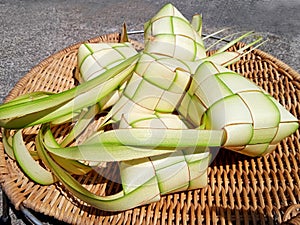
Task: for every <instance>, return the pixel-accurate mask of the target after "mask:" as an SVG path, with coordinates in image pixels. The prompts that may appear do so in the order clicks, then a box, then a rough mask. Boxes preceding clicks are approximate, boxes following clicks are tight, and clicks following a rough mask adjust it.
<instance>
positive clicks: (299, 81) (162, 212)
mask: <svg viewBox="0 0 300 225" xmlns="http://www.w3.org/2000/svg"><path fill="white" fill-rule="evenodd" d="M119 36H120V35H119V34H110V35H105V36H101V37H97V38H94V39H92V40H89V42H103V41H105V42H118V40H119ZM133 44H134V46H135V47H136V48H137V49H141V48H142V45H141V44H139V43H137V42H133ZM79 45H80V43H79V44H77V45H74V46H71V47H69V48H66V49H64V50H62V51H60V52H58V53H56V54H55V55H53V56H51V57H50V58H48V59H46V60H44V61H43V62H41V63H40V64H39V65H37V66H36V67H34V68H33V69H32V70H31V71H30V72H29V73H28V74H27V75H26V76H24V77H23V78H22V79H21V80H20V81H19V82H18V83H17V85H16V86H15V87H14V88H13V90H12V91H11V92H10V94H9V95H8V97H7V99H6V101H9V100H11V99H13V98H15V97H16V96H18V95H20V94H23V93H26V92H33V91H37V90H45V91H52V92H61V91H63V90H66V89H69V88H71V87H73V86H74V85H76V81H75V79H74V73H75V68H76V63H77V50H78V47H79ZM240 45H241V44H240V43H239V44H237V45H236V46H234V48H239V47H240ZM230 69H232V70H234V71H236V72H238V73H240V74H242V75H243V76H245V77H247V78H249V79H251V80H252V81H253V82H255V83H256V84H257V85H259V86H261V87H262V88H263V89H265V90H266V91H267V92H269V93H270V94H271V95H272V96H274V97H275V98H276V99H278V100H279V102H280V103H281V104H282V105H283V106H285V107H286V108H287V109H288V110H289V111H290V112H291V113H292V114H293V115H295V116H296V117H297V118H299V117H300V103H299V102H300V101H299V100H300V75H299V74H298V73H297V72H295V71H294V70H292V69H291V68H290V67H288V66H287V65H286V64H284V63H282V62H281V61H279V60H277V59H275V58H274V57H272V56H270V55H268V54H267V53H264V52H262V51H260V50H254V51H253V52H251V53H249V54H247V55H246V56H244V57H243V58H242V59H241V60H240V61H238V62H237V63H236V64H234V65H232V66H231V68H230ZM68 130H69V129H68V127H58V128H57V130H56V134H58V135H60V136H64V135H65V134H66V133H67V132H68ZM35 133H36V127H35V128H30V129H27V130H26V134H28V135H25V140H26V143H27V146H28V147H32V148H33V147H34V146H33V144H34V142H33V140H34V134H35ZM299 162H300V150H299V130H298V131H296V132H295V133H294V134H293V135H292V136H290V137H288V138H286V139H285V140H283V141H282V142H281V143H280V144H279V145H278V146H277V148H276V150H275V151H274V152H272V153H271V154H269V155H267V156H264V157H260V158H251V157H247V156H243V155H240V154H238V153H234V152H230V151H228V150H224V151H223V150H222V149H221V150H220V153H219V154H218V156H217V157H216V158H215V160H214V161H213V163H212V164H211V165H210V167H209V169H208V178H209V180H208V186H207V187H205V188H202V189H198V190H193V191H187V192H180V193H176V194H171V195H166V196H163V197H162V199H161V200H160V201H159V202H157V203H152V204H150V205H145V206H141V207H138V208H135V209H132V210H128V211H124V212H114V213H113V212H104V211H100V210H98V209H95V208H92V207H89V206H88V205H85V204H84V203H83V202H80V201H79V200H78V199H75V198H73V197H72V196H71V195H70V194H69V193H68V192H66V191H65V190H64V187H63V186H61V185H60V184H55V185H50V186H41V185H38V184H35V183H34V182H32V181H30V180H29V179H28V178H27V177H26V176H25V175H24V174H23V173H22V171H21V170H20V168H19V167H18V165H17V164H16V162H15V161H13V160H11V159H10V158H8V156H7V155H6V154H5V153H4V149H3V145H2V143H1V144H0V182H1V186H2V188H3V190H4V191H5V193H6V194H7V195H8V197H9V199H10V200H11V201H12V203H13V205H14V206H15V207H16V208H17V209H18V208H19V207H20V204H23V205H24V206H25V207H27V208H29V209H32V210H34V211H36V212H40V213H43V214H45V215H48V216H52V217H54V218H56V219H58V220H61V221H64V222H67V223H70V224H107V223H109V224H280V223H282V222H288V221H289V222H291V224H292V221H296V222H297V221H299V218H298V217H297V212H298V210H297V209H299V208H300V178H299V175H300V171H299V167H298V164H299ZM99 170H101V171H97V172H91V173H89V174H88V175H86V176H77V177H76V178H77V179H78V180H79V181H80V182H81V183H82V184H83V185H84V186H86V187H87V188H88V189H90V190H92V191H93V192H95V193H97V194H98V195H110V194H112V193H115V192H117V191H118V190H120V188H121V186H120V185H119V184H118V183H117V181H118V179H119V178H118V172H119V171H118V167H117V166H116V165H115V164H103V168H100V169H99ZM295 224H296V223H295Z"/></svg>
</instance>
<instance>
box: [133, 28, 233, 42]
mask: <svg viewBox="0 0 300 225" xmlns="http://www.w3.org/2000/svg"><path fill="white" fill-rule="evenodd" d="M143 33H144V31H143V30H132V31H128V32H127V34H128V35H134V34H143ZM202 36H203V37H207V36H209V38H211V39H215V40H222V41H224V42H230V40H227V39H223V38H222V37H219V36H217V35H211V36H210V35H209V34H202Z"/></svg>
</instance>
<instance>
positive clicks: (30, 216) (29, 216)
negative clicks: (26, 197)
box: [20, 204, 43, 225]
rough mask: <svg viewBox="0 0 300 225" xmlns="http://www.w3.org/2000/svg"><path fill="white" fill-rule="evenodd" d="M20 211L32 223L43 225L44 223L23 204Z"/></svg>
mask: <svg viewBox="0 0 300 225" xmlns="http://www.w3.org/2000/svg"><path fill="white" fill-rule="evenodd" d="M20 210H21V211H22V213H23V214H24V216H25V217H26V218H27V219H28V220H29V221H30V222H32V223H33V224H34V225H43V223H42V222H41V221H40V220H39V219H38V218H36V217H35V216H34V215H33V214H32V213H31V212H30V211H29V210H28V209H27V208H25V207H24V206H23V205H22V204H21V205H20Z"/></svg>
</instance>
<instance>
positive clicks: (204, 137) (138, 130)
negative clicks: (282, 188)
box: [0, 4, 299, 211]
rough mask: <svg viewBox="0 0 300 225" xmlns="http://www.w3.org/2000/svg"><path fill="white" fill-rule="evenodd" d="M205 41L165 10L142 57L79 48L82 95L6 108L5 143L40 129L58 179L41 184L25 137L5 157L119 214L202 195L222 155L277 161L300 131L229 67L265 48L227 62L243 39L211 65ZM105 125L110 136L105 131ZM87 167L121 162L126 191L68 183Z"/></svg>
mask: <svg viewBox="0 0 300 225" xmlns="http://www.w3.org/2000/svg"><path fill="white" fill-rule="evenodd" d="M201 31H202V19H201V16H200V15H195V16H194V17H193V19H192V22H191V23H189V21H188V20H187V19H186V18H184V17H183V15H182V14H181V13H180V12H179V11H178V10H177V9H176V8H175V7H174V6H173V5H171V4H167V5H166V6H164V7H163V8H162V9H161V10H160V11H159V12H158V13H157V14H156V15H155V16H154V17H153V18H152V19H151V20H149V21H148V22H146V23H145V48H144V50H143V51H142V52H137V51H136V50H135V49H134V48H133V46H132V45H131V44H130V43H128V42H126V43H116V44H107V43H99V44H83V45H82V46H81V47H80V48H79V52H78V68H79V73H78V74H77V75H78V76H77V78H78V80H79V81H80V82H81V84H80V85H79V86H78V87H76V88H74V89H71V90H69V91H66V92H62V93H60V94H56V95H52V94H49V93H40V94H36V95H35V94H32V95H31V96H26V95H25V96H22V97H19V98H18V99H17V100H15V101H12V102H11V103H7V104H4V105H2V106H0V124H1V126H3V127H5V129H7V130H6V131H5V132H4V133H5V134H6V135H8V134H9V132H8V131H9V129H22V128H23V127H28V126H32V125H36V124H42V126H41V129H40V130H39V133H38V135H37V138H36V149H37V154H38V155H39V157H40V159H41V160H42V161H43V163H44V164H45V165H46V166H47V167H48V168H49V169H50V170H51V172H52V174H53V175H54V176H55V177H52V176H51V173H49V172H48V171H46V170H44V171H43V173H45V176H43V177H37V176H36V174H35V173H31V172H32V171H33V170H35V168H38V167H39V165H38V164H35V163H33V162H32V160H28V161H24V160H18V159H20V158H22V157H25V156H26V157H28V156H29V155H28V152H26V148H25V146H24V145H23V144H22V136H21V135H20V134H21V132H22V131H21V130H19V131H17V132H16V134H15V135H14V136H13V138H12V141H7V143H6V146H7V148H8V150H9V152H10V153H9V154H10V155H11V151H14V154H15V156H17V157H16V160H18V162H19V164H20V165H21V167H22V169H23V171H24V172H26V171H28V170H29V172H28V173H27V174H28V176H29V177H31V179H33V180H35V181H36V182H39V180H38V179H40V178H42V179H43V180H42V181H41V183H43V184H48V183H51V182H55V181H56V179H57V180H59V181H60V182H61V183H63V184H64V185H65V187H66V188H67V189H68V190H69V191H70V192H71V193H73V194H74V196H76V197H78V198H79V199H81V200H83V201H85V202H86V203H88V204H90V205H92V206H94V207H97V208H100V209H103V210H108V211H118V210H126V209H129V208H133V207H136V206H138V205H143V204H147V203H150V202H153V201H158V200H159V199H160V196H161V195H162V194H168V193H172V192H176V191H182V190H190V189H195V188H201V187H203V186H205V185H206V184H207V174H206V169H207V167H208V166H209V163H210V160H211V158H212V157H213V156H212V155H215V154H217V151H218V149H217V148H218V147H225V148H228V149H231V150H234V151H238V152H240V153H243V154H247V155H251V156H260V155H264V154H267V153H268V152H270V151H272V150H273V149H274V146H276V144H277V143H279V142H280V141H281V140H282V139H283V138H285V137H286V136H289V135H290V134H292V133H293V132H294V131H295V130H296V129H297V128H298V125H299V124H298V120H297V119H296V118H295V117H294V116H292V115H291V114H290V113H289V112H288V111H287V110H285V109H284V107H283V106H281V105H280V104H279V103H278V102H277V101H276V100H275V99H273V98H272V97H271V96H270V95H268V94H267V93H265V92H264V91H263V90H262V89H261V88H259V87H257V86H256V85H254V84H253V83H252V82H250V81H249V80H247V79H246V78H243V77H242V76H240V75H239V74H236V73H234V72H232V71H230V70H229V69H227V68H225V67H224V66H225V65H228V64H230V63H233V62H234V61H236V60H238V59H239V58H240V57H241V56H242V55H243V50H245V49H247V48H248V47H249V46H252V45H254V44H256V43H257V41H260V39H258V40H255V41H253V42H252V43H250V44H249V45H247V46H246V47H245V48H243V49H241V50H239V51H238V52H225V50H227V48H229V47H230V46H232V45H233V44H235V43H236V42H237V41H240V40H241V39H243V38H245V37H247V36H248V35H250V34H251V33H246V34H245V35H242V36H241V37H240V38H237V39H235V40H233V41H232V42H230V43H229V44H227V45H225V46H224V47H222V48H220V49H219V51H217V52H216V54H214V55H212V56H211V57H206V48H205V47H204V44H203V39H202V37H201ZM212 90H213V91H212ZM32 96H37V97H36V98H32ZM46 102H47V104H45V103H46ZM49 103H50V104H49ZM75 105H76V108H74V106H75ZM47 106H48V107H47ZM50 106H51V107H50ZM24 107H26V108H24ZM20 109H22V110H21V111H20ZM103 110H109V112H108V113H107V115H106V117H105V118H104V120H103V122H102V124H101V125H100V126H99V129H98V132H95V133H93V134H92V135H91V136H90V137H88V138H87V139H86V140H85V141H84V142H83V143H81V144H78V145H75V146H74V145H72V146H70V145H69V144H70V143H71V142H72V141H73V140H74V139H76V137H77V136H79V135H80V134H81V132H83V130H84V129H85V128H86V127H87V126H88V124H89V122H90V121H91V120H92V119H93V116H94V115H96V114H97V113H101V112H102V111H103ZM237 112H238V114H237ZM36 116H38V118H36ZM28 119H29V120H28ZM70 119H73V120H74V121H75V126H74V127H73V130H72V131H71V132H70V135H69V136H67V138H66V139H65V140H63V141H62V142H61V143H58V142H57V140H56V139H55V138H54V136H53V134H52V133H51V129H50V128H51V122H54V123H63V122H64V121H67V120H70ZM107 124H111V125H112V127H113V128H114V129H113V130H109V131H106V130H104V127H105V125H107ZM5 137H6V136H5ZM10 139H11V138H10V137H7V139H5V140H10ZM11 142H12V144H11ZM212 147H217V148H212ZM86 161H90V163H91V164H90V165H95V164H94V163H93V162H94V161H96V162H101V161H117V162H119V168H120V175H121V181H122V187H123V190H122V191H121V192H119V193H117V194H115V195H112V196H105V197H102V196H97V195H95V194H93V193H91V192H89V191H88V190H87V189H85V188H84V187H83V186H82V185H81V184H80V183H79V182H77V181H76V180H75V179H74V178H73V177H72V176H71V174H72V173H75V174H84V173H87V172H89V171H90V170H91V169H92V168H91V167H89V166H87V165H85V164H83V163H81V162H86ZM92 161H93V162H92ZM96 164H97V163H96ZM39 170H41V168H39ZM67 171H68V172H67Z"/></svg>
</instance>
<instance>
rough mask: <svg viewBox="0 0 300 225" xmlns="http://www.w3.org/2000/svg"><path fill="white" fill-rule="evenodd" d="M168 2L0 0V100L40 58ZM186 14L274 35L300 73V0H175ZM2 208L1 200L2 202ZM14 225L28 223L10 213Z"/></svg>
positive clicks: (273, 45)
mask: <svg viewBox="0 0 300 225" xmlns="http://www.w3.org/2000/svg"><path fill="white" fill-rule="evenodd" d="M167 2H168V1H162V0H161V1H155V0H144V1H142V0H122V1H116V0H110V1H104V0H99V1H96V0H72V1H71V0H53V1H42V0H40V1H36V0H26V1H25V0H23V1H22V0H19V1H17V0H0V21H1V23H0V24H1V33H0V40H1V45H0V52H1V54H0V102H1V101H3V99H4V97H5V96H6V95H7V93H8V91H9V90H10V89H11V88H13V86H14V85H15V83H16V82H17V80H19V79H20V78H21V77H22V76H24V75H25V74H26V73H27V72H28V71H29V70H30V68H32V67H33V66H34V65H36V64H37V63H39V62H40V61H41V60H43V59H45V58H46V57H48V56H50V55H51V54H53V53H55V52H57V51H59V50H60V49H62V48H65V47H67V46H69V45H70V44H74V43H76V42H79V41H82V40H86V39H89V38H91V37H95V36H97V35H100V34H104V33H110V32H116V31H119V30H120V27H121V25H122V23H123V22H124V21H125V22H126V23H127V25H128V30H140V29H142V28H143V23H144V22H145V21H146V20H147V19H149V18H150V17H151V16H153V15H154V13H155V12H156V11H157V10H158V9H159V8H161V7H162V6H163V5H164V4H165V3H167ZM171 2H172V3H173V4H174V5H175V6H176V7H177V8H178V9H179V10H180V11H181V12H182V13H183V14H184V15H185V16H186V17H187V18H189V19H190V18H191V17H192V15H193V14H195V13H202V14H203V17H204V32H206V33H209V32H212V31H216V30H218V29H221V28H225V27H230V28H234V30H236V31H245V30H255V31H257V32H258V33H260V34H261V35H262V36H264V37H265V38H268V39H269V42H267V43H266V44H265V45H264V46H262V47H261V49H263V50H264V51H266V52H268V53H270V54H272V55H274V56H275V57H277V58H279V59H281V60H282V61H284V62H285V63H287V64H288V65H290V66H291V67H293V68H294V69H295V70H296V71H298V72H300V63H299V61H300V50H299V47H300V22H299V21H300V1H299V0H289V1H286V0H209V1H204V0H200V1H196V0H195V1H188V2H185V1H182V0H180V1H179V0H178V1H171ZM0 207H2V202H0ZM11 215H12V218H13V224H20V225H21V224H24V222H23V221H22V220H21V219H20V218H19V216H18V215H16V214H15V213H13V212H11Z"/></svg>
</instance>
